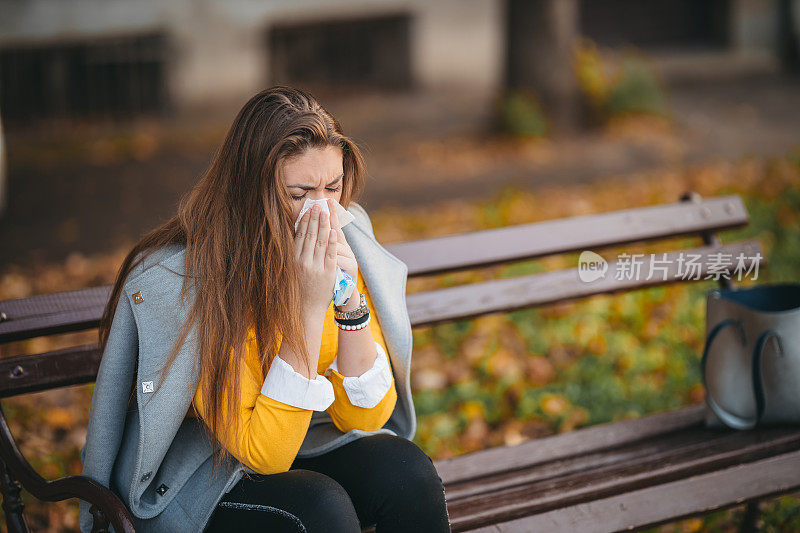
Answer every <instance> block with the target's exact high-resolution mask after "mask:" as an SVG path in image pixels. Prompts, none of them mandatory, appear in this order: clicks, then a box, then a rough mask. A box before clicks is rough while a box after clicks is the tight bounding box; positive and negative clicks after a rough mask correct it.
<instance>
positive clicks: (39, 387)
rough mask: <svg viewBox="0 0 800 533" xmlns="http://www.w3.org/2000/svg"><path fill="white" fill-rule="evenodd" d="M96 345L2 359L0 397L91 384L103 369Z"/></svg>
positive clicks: (0, 361) (0, 365) (0, 364)
mask: <svg viewBox="0 0 800 533" xmlns="http://www.w3.org/2000/svg"><path fill="white" fill-rule="evenodd" d="M100 358H101V354H100V348H99V347H98V345H96V344H91V345H84V346H74V347H70V348H64V349H62V350H54V351H52V352H45V353H41V354H36V355H18V356H14V357H4V358H1V359H0V398H8V397H11V396H16V395H18V394H26V393H29V392H39V391H44V390H49V389H56V388H59V387H68V386H70V385H80V384H83V383H91V382H93V381H94V380H95V378H96V377H97V371H98V369H99V368H100Z"/></svg>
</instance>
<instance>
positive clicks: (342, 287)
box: [294, 198, 356, 306]
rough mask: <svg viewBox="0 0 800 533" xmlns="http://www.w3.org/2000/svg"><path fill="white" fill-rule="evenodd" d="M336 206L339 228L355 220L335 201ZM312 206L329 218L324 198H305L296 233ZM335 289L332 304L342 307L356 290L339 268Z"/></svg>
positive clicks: (348, 276) (296, 221) (349, 277)
mask: <svg viewBox="0 0 800 533" xmlns="http://www.w3.org/2000/svg"><path fill="white" fill-rule="evenodd" d="M333 203H334V204H336V215H337V216H338V217H339V223H340V225H341V227H345V226H346V225H347V224H349V223H351V222H352V221H353V220H355V217H354V216H353V215H352V214H350V212H349V211H348V210H346V209H345V208H344V207H342V205H341V204H340V203H339V202H337V201H336V200H334V201H333ZM314 204H319V207H320V209H321V212H325V213H328V216H330V210H329V209H328V202H327V201H326V199H325V198H320V199H319V200H312V199H311V198H306V201H305V203H304V204H303V207H302V208H301V209H300V214H299V215H298V216H297V220H295V221H294V230H295V231H297V226H298V224H300V219H301V218H303V215H304V214H305V212H306V211H308V210H309V209H312V208H313V207H314ZM334 287H335V289H334V292H333V303H334V305H337V306H342V305H344V304H345V303H347V300H349V299H350V296H351V295H352V294H353V291H355V288H356V282H355V281H354V280H353V277H352V276H351V275H350V274H348V273H347V272H345V271H344V270H342V269H341V268H340V267H337V268H336V283H335V285H334Z"/></svg>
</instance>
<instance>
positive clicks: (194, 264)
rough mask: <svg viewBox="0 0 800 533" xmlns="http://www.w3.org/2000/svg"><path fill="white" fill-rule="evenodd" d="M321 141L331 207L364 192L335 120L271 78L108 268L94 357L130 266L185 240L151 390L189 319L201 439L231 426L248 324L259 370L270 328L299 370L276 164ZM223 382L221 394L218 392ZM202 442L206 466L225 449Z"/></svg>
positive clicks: (296, 294) (293, 276)
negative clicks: (171, 318) (207, 452)
mask: <svg viewBox="0 0 800 533" xmlns="http://www.w3.org/2000/svg"><path fill="white" fill-rule="evenodd" d="M328 145H331V146H338V147H340V148H341V150H342V156H343V171H344V178H343V184H342V195H341V200H340V203H341V204H342V206H343V207H345V208H347V206H348V205H349V203H350V201H351V200H354V199H356V198H357V197H358V195H359V194H360V192H361V190H362V189H363V186H364V180H365V167H364V160H363V157H362V155H361V153H360V151H359V149H358V147H357V146H356V145H355V143H354V142H353V141H352V140H350V139H349V138H348V137H346V136H345V135H344V134H343V133H342V128H341V126H340V124H339V122H338V121H337V120H336V119H335V118H334V117H333V116H331V114H330V113H328V112H327V111H326V110H325V109H324V108H323V107H322V106H321V105H320V104H319V103H318V102H317V101H316V100H315V99H314V97H313V96H311V95H310V94H308V93H307V92H305V91H302V90H299V89H295V88H292V87H287V86H283V85H276V86H274V87H271V88H269V89H266V90H264V91H261V92H260V93H258V94H256V95H255V96H253V97H252V98H250V100H248V101H247V103H246V104H245V105H244V107H242V109H241V110H240V111H239V113H238V114H237V115H236V118H235V119H234V121H233V124H232V125H231V127H230V129H229V130H228V132H227V134H226V135H225V139H224V141H223V142H222V145H221V146H220V147H219V149H218V150H217V152H216V153H215V155H214V157H213V160H212V162H211V164H210V165H209V168H208V170H206V171H205V173H204V174H203V175H202V177H201V178H200V179H199V181H198V182H197V183H196V184H195V185H194V186H193V187H192V188H191V189H190V190H189V191H188V192H187V193H186V194H185V195H184V196H183V198H181V200H180V202H179V205H178V210H177V214H175V216H173V217H172V218H171V219H170V220H168V221H167V222H165V223H164V224H163V225H161V226H160V227H158V228H156V229H154V230H152V231H150V232H149V233H147V234H146V235H145V236H144V237H142V238H141V239H140V240H139V242H138V243H137V244H136V245H135V246H134V247H133V249H132V250H131V251H130V252H129V253H128V255H127V256H126V257H125V260H124V261H123V264H122V266H121V267H120V269H119V272H118V273H117V278H116V282H115V284H114V289H113V292H112V295H111V299H110V300H109V302H108V303H107V304H106V307H105V311H104V313H103V317H102V319H101V324H100V330H99V339H100V348H101V352H104V351H105V346H106V342H107V341H108V335H109V330H110V328H111V323H112V321H113V319H114V311H115V310H116V307H117V304H118V301H119V298H120V293H121V289H122V285H123V284H124V283H125V280H126V278H127V276H128V274H129V273H130V271H131V270H132V269H133V268H135V267H136V266H137V265H138V264H139V263H140V262H141V261H143V260H144V259H145V258H146V257H147V256H148V255H150V254H151V253H152V252H154V251H156V250H158V249H159V248H160V247H162V246H164V245H169V244H175V243H180V244H184V245H185V246H186V266H185V272H184V273H180V274H181V275H183V276H184V279H183V285H182V289H181V298H182V299H183V298H185V296H186V294H187V292H188V290H189V289H190V287H189V283H191V284H192V287H191V288H192V289H193V290H194V292H195V294H196V298H195V300H194V303H193V305H192V307H191V309H190V310H189V312H188V316H187V319H186V322H185V323H184V324H183V325H182V328H181V330H180V333H179V334H178V339H177V342H176V344H175V346H174V347H173V349H172V352H171V353H170V355H169V357H168V360H167V362H166V364H165V365H164V367H163V368H162V369H161V379H160V381H159V388H160V384H161V383H163V381H164V377H165V375H166V373H167V372H168V371H169V367H170V366H171V365H172V362H173V361H174V359H175V357H176V356H177V354H178V351H179V349H180V347H181V346H182V345H183V343H184V342H185V340H186V337H187V335H188V332H189V331H190V330H191V328H192V326H193V325H194V324H195V323H196V324H197V347H198V353H197V358H196V360H195V364H197V363H199V364H200V368H201V370H202V372H201V378H200V383H199V385H198V386H199V387H202V389H201V391H202V394H203V398H204V399H205V402H204V403H205V404H206V406H207V410H208V411H209V412H208V413H207V415H206V417H205V421H206V424H207V425H208V429H209V430H210V431H211V435H214V434H221V432H228V431H237V429H236V428H237V425H238V419H239V409H238V405H239V400H240V394H239V385H240V384H239V373H240V371H241V369H242V368H243V367H242V366H241V365H243V364H244V353H245V345H246V342H247V337H248V333H249V331H250V329H251V328H253V329H254V332H255V337H256V339H257V343H256V344H257V345H258V353H259V360H260V361H261V369H262V372H263V373H264V375H266V371H267V369H268V368H269V365H270V364H271V362H272V359H273V358H274V356H275V353H276V352H277V351H278V348H279V346H278V338H277V335H276V333H280V336H281V337H282V341H281V342H288V343H289V346H291V347H292V349H293V350H294V351H295V352H296V353H300V354H302V355H303V356H304V359H305V361H306V365H307V367H308V368H309V369H310V366H311V362H310V358H309V355H308V352H307V351H306V343H305V331H304V328H303V323H302V320H301V307H300V305H301V302H300V294H301V292H300V287H301V285H300V276H299V272H300V271H299V268H298V264H297V261H296V260H295V257H294V247H293V239H294V221H293V220H292V207H291V202H292V199H291V198H290V196H289V193H288V191H287V190H286V187H285V186H284V182H283V176H282V167H283V165H282V162H283V161H284V160H285V158H288V157H292V156H297V155H300V154H302V153H303V152H304V151H305V150H307V149H308V148H311V147H320V148H322V147H325V146H328ZM140 253H142V256H141V257H140V258H139V259H137V256H138V255H139V254H140ZM223 385H226V386H227V387H228V390H229V393H230V396H229V397H228V398H224V397H223V396H224V394H223V390H224V388H223ZM135 390H136V389H135V388H134V389H133V394H134V395H135V394H136V393H135ZM134 397H135V396H134ZM134 405H135V402H134ZM223 409H227V412H226V415H225V416H224V415H223V413H225V412H224V411H223ZM226 418H227V422H228V423H227V424H225V423H224V422H225V419H226ZM231 424H234V425H233V426H232V425H231ZM223 426H224V427H223ZM226 434H227V433H226ZM211 440H212V442H213V448H212V449H213V455H214V460H213V468H216V466H217V465H218V464H219V463H220V457H225V458H226V459H228V460H229V459H230V455H229V454H228V453H224V452H225V450H224V448H222V446H221V445H220V443H219V441H218V440H217V439H213V438H212V439H211ZM212 471H213V470H212Z"/></svg>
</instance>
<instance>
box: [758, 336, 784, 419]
mask: <svg viewBox="0 0 800 533" xmlns="http://www.w3.org/2000/svg"><path fill="white" fill-rule="evenodd" d="M773 338H774V339H775V345H776V346H777V348H778V356H779V357H783V342H782V341H781V338H780V336H779V335H778V334H777V333H775V332H774V331H772V330H771V329H770V330H767V331H765V332H764V333H762V334H761V335H760V336H759V337H758V340H757V341H756V346H755V348H754V349H753V350H754V351H753V368H752V373H753V390H754V391H755V394H756V423H758V422H759V421H760V420H761V416H762V415H763V414H764V406H765V404H766V399H765V398H764V383H763V381H762V377H761V359H762V356H763V354H764V347H765V346H766V345H767V342H768V341H769V340H770V339H773Z"/></svg>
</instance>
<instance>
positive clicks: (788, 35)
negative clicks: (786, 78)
mask: <svg viewBox="0 0 800 533" xmlns="http://www.w3.org/2000/svg"><path fill="white" fill-rule="evenodd" d="M795 7H796V6H795V2H794V0H778V54H779V55H780V58H781V62H782V63H783V67H784V69H786V71H787V72H793V73H798V72H800V39H798V37H797V25H798V19H797V18H796V13H795Z"/></svg>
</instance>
